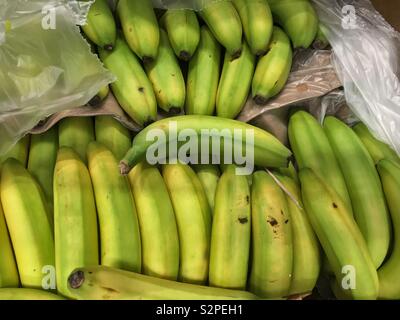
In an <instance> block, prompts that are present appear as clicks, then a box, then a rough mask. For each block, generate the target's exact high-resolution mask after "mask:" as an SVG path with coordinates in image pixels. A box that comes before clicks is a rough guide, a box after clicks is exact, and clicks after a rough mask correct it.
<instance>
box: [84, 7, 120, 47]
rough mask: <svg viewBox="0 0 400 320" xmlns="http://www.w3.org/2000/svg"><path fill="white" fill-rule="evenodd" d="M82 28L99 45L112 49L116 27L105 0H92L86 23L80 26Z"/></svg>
mask: <svg viewBox="0 0 400 320" xmlns="http://www.w3.org/2000/svg"><path fill="white" fill-rule="evenodd" d="M82 30H83V32H85V34H86V36H87V37H88V38H89V39H90V40H91V41H93V42H94V43H95V44H96V45H98V46H99V47H102V48H104V49H105V50H110V51H111V50H113V48H114V44H115V39H116V37H117V27H116V25H115V20H114V17H113V14H112V12H111V8H110V7H109V5H108V3H107V0H95V1H94V3H93V4H92V5H91V7H90V9H89V12H88V15H87V23H86V24H85V25H84V26H82Z"/></svg>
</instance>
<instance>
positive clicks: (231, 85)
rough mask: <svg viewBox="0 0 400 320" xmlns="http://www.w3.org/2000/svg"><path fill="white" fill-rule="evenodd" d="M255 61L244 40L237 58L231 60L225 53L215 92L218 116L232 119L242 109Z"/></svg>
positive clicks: (247, 94) (249, 86)
mask: <svg viewBox="0 0 400 320" xmlns="http://www.w3.org/2000/svg"><path fill="white" fill-rule="evenodd" d="M255 61H256V58H255V56H254V55H253V54H252V53H251V51H250V48H249V46H248V45H247V43H246V42H244V43H243V51H242V55H241V56H240V57H239V58H238V59H235V60H232V59H231V57H230V56H229V54H226V55H225V60H224V66H223V69H222V74H221V80H220V82H219V86H218V93H217V115H218V117H223V118H229V119H234V118H236V116H237V115H238V114H239V113H240V111H242V108H243V106H244V105H245V103H246V101H247V98H248V96H249V92H250V88H251V81H252V80H253V74H254V67H255ZM239 79H240V81H239Z"/></svg>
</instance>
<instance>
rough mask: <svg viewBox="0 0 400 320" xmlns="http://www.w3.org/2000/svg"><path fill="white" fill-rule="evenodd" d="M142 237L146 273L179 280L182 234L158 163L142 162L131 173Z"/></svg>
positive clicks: (130, 178) (143, 271) (143, 270)
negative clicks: (180, 239)
mask: <svg viewBox="0 0 400 320" xmlns="http://www.w3.org/2000/svg"><path fill="white" fill-rule="evenodd" d="M129 181H130V183H131V186H132V191H133V195H134V198H135V203H136V209H137V213H138V217H139V224H140V233H141V237H142V273H144V274H147V275H150V276H155V277H159V278H164V279H169V280H176V279H177V278H178V272H179V238H178V229H177V225H176V220H175V215H174V209H173V207H172V203H171V200H170V197H169V195H168V190H167V187H166V185H165V182H164V180H163V178H162V176H161V174H160V172H159V171H158V169H157V168H156V167H152V166H149V165H148V164H147V163H145V162H141V163H139V164H138V165H137V166H135V167H134V168H133V170H132V171H131V173H130V174H129Z"/></svg>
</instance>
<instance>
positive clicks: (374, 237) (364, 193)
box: [324, 117, 391, 269]
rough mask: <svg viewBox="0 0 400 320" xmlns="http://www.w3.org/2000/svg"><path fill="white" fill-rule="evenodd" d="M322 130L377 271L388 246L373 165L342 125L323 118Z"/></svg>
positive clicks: (385, 218) (388, 227) (387, 226)
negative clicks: (331, 150)
mask: <svg viewBox="0 0 400 320" xmlns="http://www.w3.org/2000/svg"><path fill="white" fill-rule="evenodd" d="M324 131H325V133H326V135H327V137H328V139H329V142H330V144H331V146H332V149H333V151H334V153H335V155H336V158H337V160H338V162H339V165H340V168H341V170H342V172H343V176H344V179H345V181H346V185H347V189H348V190H349V195H350V199H351V203H352V206H353V212H354V218H355V220H356V222H357V224H358V226H359V228H360V230H361V233H362V234H363V236H364V238H365V241H366V242H367V246H368V250H369V253H370V255H371V257H372V261H373V262H374V265H375V268H376V269H378V268H379V266H380V265H381V264H382V262H383V260H384V259H385V257H386V254H387V252H388V250H389V244H390V230H391V225H390V218H389V214H388V212H387V208H386V203H385V196H384V194H383V190H382V185H381V182H380V180H379V175H378V172H377V171H376V169H375V164H374V162H373V160H372V158H371V156H370V155H369V153H368V151H367V149H366V148H365V147H364V145H363V144H362V142H361V141H360V139H359V138H358V137H357V135H356V134H355V133H354V132H353V130H351V129H350V128H349V127H348V126H347V125H346V124H345V123H343V122H341V121H340V120H338V119H336V118H334V117H326V118H325V121H324Z"/></svg>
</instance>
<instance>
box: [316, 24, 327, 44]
mask: <svg viewBox="0 0 400 320" xmlns="http://www.w3.org/2000/svg"><path fill="white" fill-rule="evenodd" d="M325 34H326V27H325V26H323V25H322V23H319V24H318V31H317V35H316V36H315V39H314V45H313V46H314V48H316V49H319V50H322V49H326V48H327V47H329V41H328V39H327V38H326V36H325Z"/></svg>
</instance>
